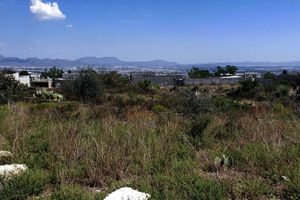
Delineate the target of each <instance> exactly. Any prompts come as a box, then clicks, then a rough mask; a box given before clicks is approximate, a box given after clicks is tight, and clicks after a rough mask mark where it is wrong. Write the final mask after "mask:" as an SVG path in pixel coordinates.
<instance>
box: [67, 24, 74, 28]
mask: <svg viewBox="0 0 300 200" xmlns="http://www.w3.org/2000/svg"><path fill="white" fill-rule="evenodd" d="M66 27H67V28H73V27H74V26H73V24H67V25H66Z"/></svg>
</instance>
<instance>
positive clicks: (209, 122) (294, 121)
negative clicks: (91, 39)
mask: <svg viewBox="0 0 300 200" xmlns="http://www.w3.org/2000/svg"><path fill="white" fill-rule="evenodd" d="M6 77H7V76H6ZM289 80H290V81H288V80H284V81H283V80H277V79H275V80H270V81H267V82H256V81H251V80H248V81H244V82H241V83H240V85H238V86H232V85H223V86H217V85H206V86H205V85H202V86H197V87H188V86H187V87H180V88H177V90H170V89H168V88H159V87H157V86H155V85H153V84H152V83H151V82H148V81H145V82H140V83H138V84H132V83H130V82H129V81H128V80H127V79H126V78H124V77H122V76H120V75H118V74H117V73H115V72H111V73H107V74H106V73H96V72H95V71H94V70H92V69H82V70H81V71H80V72H79V73H78V75H76V76H74V77H70V79H69V80H68V81H67V82H66V83H65V85H63V87H62V88H61V89H60V90H61V92H62V93H63V94H65V97H66V100H65V101H61V102H39V101H34V102H19V103H17V105H16V107H15V109H9V107H8V106H7V105H2V106H0V127H1V129H0V147H1V148H0V149H1V150H8V151H11V152H12V153H13V154H14V155H15V156H14V157H13V161H14V162H15V163H24V164H26V165H27V166H28V167H29V170H28V171H27V172H26V173H24V174H22V175H21V176H18V177H15V178H14V179H11V180H9V181H8V182H7V181H4V180H1V179H0V180H1V181H0V185H1V189H0V199H34V198H35V197H38V198H39V199H45V200H52V199H53V200H54V199H55V200H57V199H59V200H61V199H62V200H64V199H66V200H67V199H68V200H69V199H71V200H72V199H82V200H86V199H88V200H89V199H90V200H98V199H103V198H104V197H105V196H106V195H107V194H109V193H110V192H112V191H114V190H115V189H118V188H120V187H123V186H129V187H133V188H135V189H138V190H140V191H142V192H146V193H149V194H151V197H152V198H151V199H157V200H160V199H178V200H181V199H193V200H197V199H299V198H300V195H299V194H300V177H299V170H300V167H299V163H300V135H299V132H300V115H299V107H300V102H299V101H298V100H297V98H296V95H295V90H296V88H297V81H295V80H296V78H295V79H289ZM120 83H122V84H120ZM82 102H85V103H86V104H82ZM96 191H97V192H96Z"/></svg>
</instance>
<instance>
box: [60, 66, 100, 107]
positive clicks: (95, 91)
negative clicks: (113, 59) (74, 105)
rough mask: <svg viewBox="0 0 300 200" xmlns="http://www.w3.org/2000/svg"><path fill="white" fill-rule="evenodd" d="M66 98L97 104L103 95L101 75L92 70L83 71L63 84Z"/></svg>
mask: <svg viewBox="0 0 300 200" xmlns="http://www.w3.org/2000/svg"><path fill="white" fill-rule="evenodd" d="M62 89H63V92H64V93H65V96H66V97H69V98H71V99H74V100H80V101H82V102H96V101H97V100H99V98H100V97H101V96H102V94H103V83H102V81H101V77H100V75H99V74H98V73H97V72H96V71H94V70H93V69H92V68H87V69H81V70H80V71H79V73H78V74H76V75H74V76H73V77H69V79H68V80H66V81H65V82H64V83H63V84H62Z"/></svg>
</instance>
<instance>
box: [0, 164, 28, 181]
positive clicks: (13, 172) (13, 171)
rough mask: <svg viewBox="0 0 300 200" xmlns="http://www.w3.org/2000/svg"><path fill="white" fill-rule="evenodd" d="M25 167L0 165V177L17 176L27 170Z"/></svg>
mask: <svg viewBox="0 0 300 200" xmlns="http://www.w3.org/2000/svg"><path fill="white" fill-rule="evenodd" d="M27 169H28V168H27V166H26V165H18V164H13V165H0V176H1V177H4V178H9V177H11V176H17V175H19V174H21V173H22V172H25V171H26V170H27Z"/></svg>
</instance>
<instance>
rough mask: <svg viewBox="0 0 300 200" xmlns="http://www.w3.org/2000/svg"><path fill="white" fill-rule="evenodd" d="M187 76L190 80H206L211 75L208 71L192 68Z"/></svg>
mask: <svg viewBox="0 0 300 200" xmlns="http://www.w3.org/2000/svg"><path fill="white" fill-rule="evenodd" d="M188 75H189V77H190V78H207V77H210V76H211V74H210V72H209V71H208V70H202V69H199V68H197V67H193V68H192V69H191V70H190V71H189V72H188Z"/></svg>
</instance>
